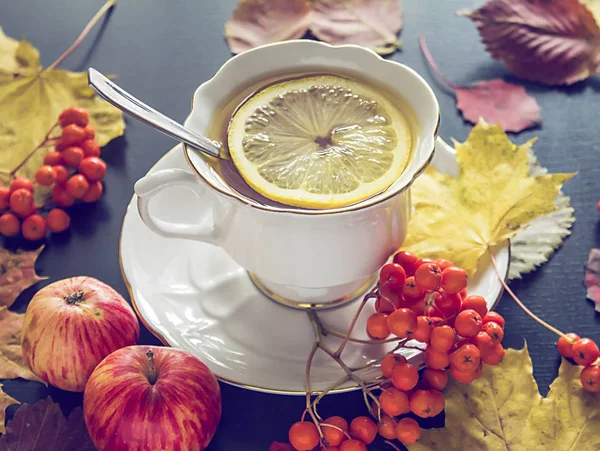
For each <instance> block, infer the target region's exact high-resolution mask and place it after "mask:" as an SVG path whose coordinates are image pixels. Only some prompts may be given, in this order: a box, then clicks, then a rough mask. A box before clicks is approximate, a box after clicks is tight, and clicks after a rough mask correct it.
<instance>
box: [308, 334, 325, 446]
mask: <svg viewBox="0 0 600 451" xmlns="http://www.w3.org/2000/svg"><path fill="white" fill-rule="evenodd" d="M317 349H319V346H318V344H317V342H316V341H315V342H314V343H313V345H312V348H311V349H310V354H309V355H308V359H307V360H306V370H305V376H304V377H305V378H304V387H305V390H306V410H307V411H308V414H309V415H310V418H311V419H312V420H313V423H315V426H316V427H317V430H318V431H319V436H320V437H321V438H323V431H321V427H320V426H319V420H318V419H317V417H316V416H315V413H314V412H313V410H312V406H311V402H310V397H311V395H312V389H311V387H310V369H311V367H312V361H313V358H314V356H315V354H316V353H317Z"/></svg>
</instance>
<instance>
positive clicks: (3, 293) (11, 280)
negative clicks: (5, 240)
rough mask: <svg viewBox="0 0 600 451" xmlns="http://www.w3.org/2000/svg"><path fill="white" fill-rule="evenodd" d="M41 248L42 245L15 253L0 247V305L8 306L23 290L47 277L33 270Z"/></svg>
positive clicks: (42, 248) (42, 247)
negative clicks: (31, 249)
mask: <svg viewBox="0 0 600 451" xmlns="http://www.w3.org/2000/svg"><path fill="white" fill-rule="evenodd" d="M43 250H44V246H41V247H40V248H39V249H37V250H35V251H20V250H19V251H17V252H16V253H13V252H10V251H7V250H6V249H0V307H1V306H6V307H10V306H11V305H13V303H14V302H15V300H16V299H17V297H19V295H20V294H21V292H22V291H23V290H26V289H27V288H29V287H30V286H32V285H33V284H35V283H37V282H40V281H42V280H46V279H47V277H40V276H38V275H37V274H36V272H35V261H36V260H37V258H38V256H39V255H40V253H41V252H42V251H43Z"/></svg>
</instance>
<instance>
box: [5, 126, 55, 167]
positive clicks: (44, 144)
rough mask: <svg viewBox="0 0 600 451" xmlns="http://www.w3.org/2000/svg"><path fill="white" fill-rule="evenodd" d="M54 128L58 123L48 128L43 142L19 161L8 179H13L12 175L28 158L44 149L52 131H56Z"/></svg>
mask: <svg viewBox="0 0 600 451" xmlns="http://www.w3.org/2000/svg"><path fill="white" fill-rule="evenodd" d="M56 127H58V122H56V123H55V124H54V125H53V126H52V127H51V128H50V130H48V133H46V136H45V137H44V140H43V141H42V142H41V143H40V144H39V145H38V146H37V147H36V148H35V149H33V150H32V151H31V152H29V154H28V155H27V156H26V157H25V158H24V159H23V161H21V162H20V163H19V165H18V166H17V167H16V168H14V169H13V170H12V171H10V173H9V174H8V175H9V177H14V175H15V174H16V173H17V171H18V170H19V169H21V168H22V167H23V166H25V163H27V162H28V161H29V160H30V158H31V157H32V156H34V155H35V153H36V152H37V151H38V150H40V149H42V148H44V147H46V144H47V143H48V141H49V140H50V139H52V138H50V135H51V134H52V132H53V131H54V130H55V129H56Z"/></svg>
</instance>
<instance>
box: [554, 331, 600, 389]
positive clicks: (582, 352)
mask: <svg viewBox="0 0 600 451" xmlns="http://www.w3.org/2000/svg"><path fill="white" fill-rule="evenodd" d="M566 337H567V338H565V337H560V338H559V339H558V344H557V346H558V352H559V353H560V355H562V356H563V357H565V358H567V359H572V360H574V361H575V363H577V364H578V365H581V366H583V369H582V370H581V373H580V375H579V379H580V381H581V385H582V387H583V388H585V389H586V390H587V391H589V392H592V393H598V392H600V361H599V360H598V359H599V358H600V350H598V345H597V344H596V343H595V342H594V341H593V340H590V339H589V338H579V335H577V334H574V333H568V334H566Z"/></svg>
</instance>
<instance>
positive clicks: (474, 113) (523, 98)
mask: <svg viewBox="0 0 600 451" xmlns="http://www.w3.org/2000/svg"><path fill="white" fill-rule="evenodd" d="M456 107H457V108H458V109H459V110H460V111H462V113H463V116H464V118H465V119H466V120H467V121H469V122H472V123H474V124H475V123H477V121H478V120H479V118H480V117H482V118H484V119H485V121H486V122H487V123H489V124H500V126H501V127H502V128H503V129H504V130H505V131H507V132H520V131H521V130H524V129H526V128H529V127H531V126H533V125H537V124H540V123H541V121H542V120H541V117H540V107H539V106H538V104H537V102H536V101H535V99H534V98H533V97H530V96H528V95H527V91H525V88H524V87H523V86H519V85H513V84H511V83H506V82H505V81H504V80H502V79H500V78H498V79H495V80H488V81H479V82H477V83H475V84H473V85H472V86H470V87H467V88H461V87H459V88H458V89H457V90H456Z"/></svg>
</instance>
